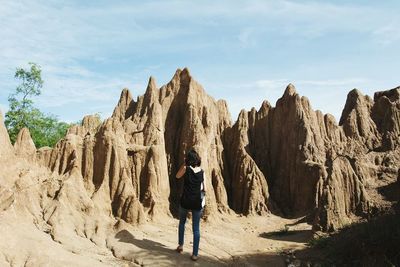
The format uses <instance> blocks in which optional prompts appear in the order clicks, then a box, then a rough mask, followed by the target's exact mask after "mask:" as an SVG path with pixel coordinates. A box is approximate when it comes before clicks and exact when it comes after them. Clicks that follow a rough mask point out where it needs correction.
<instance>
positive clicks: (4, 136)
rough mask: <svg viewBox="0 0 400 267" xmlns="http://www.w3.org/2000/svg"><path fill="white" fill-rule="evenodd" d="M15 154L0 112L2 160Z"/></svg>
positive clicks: (0, 155) (0, 151)
mask: <svg viewBox="0 0 400 267" xmlns="http://www.w3.org/2000/svg"><path fill="white" fill-rule="evenodd" d="M13 154H14V149H13V147H12V145H11V142H10V137H9V136H8V133H7V129H6V127H5V126H4V121H3V115H2V114H1V111H0V158H6V157H11V156H12V155H13Z"/></svg>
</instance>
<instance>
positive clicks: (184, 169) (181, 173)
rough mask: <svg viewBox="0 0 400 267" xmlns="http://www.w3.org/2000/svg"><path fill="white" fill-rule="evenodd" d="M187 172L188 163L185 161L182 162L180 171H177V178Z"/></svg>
mask: <svg viewBox="0 0 400 267" xmlns="http://www.w3.org/2000/svg"><path fill="white" fill-rule="evenodd" d="M185 172H186V165H185V163H183V164H182V166H181V167H180V168H179V171H178V172H177V173H176V175H175V177H176V178H177V179H179V178H181V177H182V176H183V175H184V174H185Z"/></svg>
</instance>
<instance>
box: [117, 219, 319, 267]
mask: <svg viewBox="0 0 400 267" xmlns="http://www.w3.org/2000/svg"><path fill="white" fill-rule="evenodd" d="M298 221H299V219H296V220H287V219H282V218H279V217H277V216H274V215H268V216H264V217H241V216H236V215H229V216H226V217H225V218H223V219H222V220H221V221H218V222H213V223H204V222H202V224H201V241H200V251H199V256H200V258H199V260H198V261H197V262H192V261H191V260H190V255H191V252H192V239H193V237H192V231H191V220H188V221H187V225H186V232H185V246H184V253H183V254H178V253H176V252H175V251H174V249H175V248H176V246H177V235H178V234H177V232H178V230H177V226H178V220H176V219H166V221H165V222H164V223H162V224H159V223H148V224H146V225H143V226H140V227H136V228H133V227H132V228H127V229H124V230H122V231H120V232H118V233H117V234H116V235H115V238H114V239H113V240H109V242H110V243H112V246H114V247H116V248H117V249H116V250H118V251H122V250H123V249H122V248H121V243H124V244H123V246H124V248H125V250H129V251H131V253H132V256H133V257H134V262H135V263H138V264H140V265H142V264H143V265H144V266H286V264H285V257H284V255H283V254H284V253H285V252H287V251H290V250H297V249H303V248H305V244H306V242H307V241H308V240H309V239H310V238H311V236H312V231H311V226H310V225H308V224H306V223H296V222H298ZM285 225H288V227H289V231H288V232H286V233H284V234H283V233H282V232H280V231H281V230H282V229H285ZM274 232H275V234H274ZM126 256H128V255H126ZM127 259H129V256H128V257H127Z"/></svg>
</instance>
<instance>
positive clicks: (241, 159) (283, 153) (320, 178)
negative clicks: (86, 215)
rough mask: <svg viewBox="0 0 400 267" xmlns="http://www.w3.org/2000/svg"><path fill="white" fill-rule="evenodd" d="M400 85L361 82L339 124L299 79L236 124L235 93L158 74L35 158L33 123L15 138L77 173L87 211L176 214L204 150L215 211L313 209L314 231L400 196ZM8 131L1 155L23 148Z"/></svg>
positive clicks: (155, 216)
mask: <svg viewBox="0 0 400 267" xmlns="http://www.w3.org/2000/svg"><path fill="white" fill-rule="evenodd" d="M399 92H400V89H399V88H396V89H392V90H389V91H384V92H378V93H376V94H375V97H374V100H372V99H371V98H370V97H368V96H363V95H362V94H361V93H360V92H359V91H357V90H352V91H351V92H350V93H349V95H348V99H347V101H346V104H345V108H344V110H343V114H342V116H341V118H340V122H339V125H338V124H337V123H336V121H335V118H334V117H333V116H332V115H329V114H326V115H324V114H322V113H321V112H320V111H314V110H313V109H312V108H311V105H310V103H309V100H308V99H307V98H306V97H301V96H299V95H298V94H297V92H296V90H295V87H294V86H293V85H291V84H290V85H288V87H287V88H286V90H285V92H284V94H283V96H282V97H281V98H280V99H279V100H278V101H277V103H276V105H275V107H273V106H271V105H270V104H269V103H268V102H267V101H265V102H263V103H262V105H261V107H260V109H259V110H258V111H257V110H256V109H254V108H253V109H251V110H250V111H248V112H247V111H244V110H243V111H241V113H240V115H239V117H238V119H237V121H236V122H235V123H234V124H233V125H232V123H231V120H230V114H229V111H228V108H227V104H226V103H225V101H223V100H218V101H216V100H214V99H213V98H212V97H210V96H209V95H207V94H206V92H205V91H204V89H203V88H202V87H201V85H200V84H198V83H197V82H196V81H195V80H194V79H193V78H192V76H191V75H190V73H189V70H188V69H183V70H179V69H178V70H177V71H176V73H175V75H174V77H173V78H172V80H171V81H170V82H169V83H168V84H166V85H164V86H162V87H161V88H158V87H157V85H156V83H155V80H154V79H153V78H152V77H151V78H150V80H149V83H148V86H147V89H146V92H145V94H144V95H142V96H139V97H137V99H136V100H135V99H133V97H132V95H131V93H130V92H129V90H128V89H124V90H123V91H122V93H121V97H120V100H119V102H118V104H117V106H116V107H115V109H114V112H113V115H112V116H111V117H110V118H108V119H106V120H105V121H104V122H101V121H100V120H99V119H98V118H97V117H95V116H86V117H85V118H84V119H83V121H82V125H78V126H73V127H71V128H70V129H69V130H68V133H67V135H66V136H65V138H64V139H62V140H60V141H59V142H58V143H57V145H56V146H55V147H54V148H53V149H51V148H41V149H39V150H37V151H36V156H35V155H34V154H35V153H33V152H34V151H35V149H34V146H32V142H31V139H30V136H29V132H28V131H27V130H23V131H21V133H20V135H19V138H18V141H17V142H16V144H15V145H14V147H15V151H16V153H17V155H18V156H26V155H32V156H29V159H32V158H35V159H36V162H38V163H40V164H41V165H43V166H46V167H48V168H49V169H50V170H51V171H52V172H53V173H54V175H60V176H62V177H73V178H70V179H71V182H72V181H73V182H74V183H77V184H79V185H81V186H80V187H79V188H80V189H79V194H80V195H81V198H82V199H83V202H82V205H83V206H81V208H82V209H84V210H90V209H92V208H93V209H95V210H96V211H97V212H100V213H101V214H104V215H105V216H111V217H113V218H120V219H123V220H124V221H126V222H128V223H130V224H134V225H135V224H139V223H142V222H144V221H146V220H162V219H163V218H165V216H172V215H174V214H176V211H177V207H178V204H179V192H180V187H181V184H180V183H179V182H178V181H177V180H176V179H175V174H176V172H177V170H178V168H179V166H180V164H182V162H183V158H184V154H185V151H187V150H188V149H189V148H191V147H194V148H195V149H196V150H198V152H199V153H200V155H201V157H202V167H203V169H204V170H205V175H206V185H207V188H208V192H207V205H206V210H205V217H206V218H208V219H213V218H217V217H219V215H220V214H223V213H231V212H232V211H233V212H236V213H239V214H244V215H256V214H259V215H263V214H266V213H269V212H273V213H275V214H278V215H282V216H289V217H290V216H309V217H311V218H313V223H314V227H315V229H322V230H327V231H329V230H334V229H337V228H339V227H341V226H343V225H345V224H346V223H349V222H351V221H352V220H354V219H357V218H358V217H360V216H361V217H367V216H371V215H374V214H378V213H379V212H381V210H382V207H385V209H387V208H390V207H391V205H392V204H393V201H394V200H393V199H392V198H388V197H387V196H385V192H386V191H387V190H386V191H385V186H387V185H390V184H392V183H393V184H395V181H396V179H397V171H398V168H399V166H400V156H399V155H400V153H399V151H400V150H399V140H400V138H399V135H400V122H399V121H400V99H399ZM0 131H3V132H4V129H3V130H2V129H0ZM3 132H0V134H2V135H0V142H2V144H3V143H4V146H3V147H4V149H2V150H1V151H2V152H1V153H0V155H7V154H10V153H11V151H13V148H12V147H11V145H10V144H9V139H7V135H6V134H4V133H3ZM7 140H8V141H7ZM66 188H67V187H66ZM382 188H383V189H382ZM65 190H67V189H65ZM69 193H70V194H73V192H69ZM57 197H58V198H59V197H60V196H59V195H58V196H57ZM85 203H88V204H87V205H86V204H85ZM76 205H78V203H76ZM79 205H80V204H79Z"/></svg>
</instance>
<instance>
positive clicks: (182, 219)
mask: <svg viewBox="0 0 400 267" xmlns="http://www.w3.org/2000/svg"><path fill="white" fill-rule="evenodd" d="M188 211H189V210H187V209H184V208H182V207H181V206H179V246H183V243H184V238H185V223H186V217H187V214H188ZM202 211H203V210H193V211H192V229H193V255H194V256H197V255H198V253H199V243H200V217H201V212H202Z"/></svg>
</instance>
